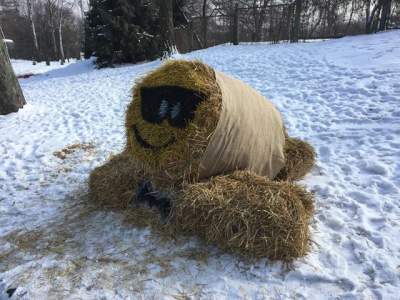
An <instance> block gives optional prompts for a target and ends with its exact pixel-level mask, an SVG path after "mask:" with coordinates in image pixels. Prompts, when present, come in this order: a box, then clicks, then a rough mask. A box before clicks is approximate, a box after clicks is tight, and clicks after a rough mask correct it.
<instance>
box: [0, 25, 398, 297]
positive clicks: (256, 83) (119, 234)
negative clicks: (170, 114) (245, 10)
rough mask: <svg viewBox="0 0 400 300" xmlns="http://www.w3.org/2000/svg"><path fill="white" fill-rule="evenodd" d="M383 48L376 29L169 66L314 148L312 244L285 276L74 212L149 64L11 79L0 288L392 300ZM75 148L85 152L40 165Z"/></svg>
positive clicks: (387, 80) (388, 101)
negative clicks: (202, 72) (264, 102)
mask: <svg viewBox="0 0 400 300" xmlns="http://www.w3.org/2000/svg"><path fill="white" fill-rule="evenodd" d="M399 40H400V31H391V32H387V33H380V34H375V35H368V36H355V37H347V38H342V39H338V40H330V41H324V42H316V43H305V44H278V45H268V44H245V45H239V46H228V45H222V46H217V47H213V48H210V49H206V50H201V51H196V52H193V53H190V54H185V55H182V56H181V57H182V58H188V59H194V58H197V59H201V60H203V61H204V62H206V63H208V64H210V65H212V66H214V67H215V68H217V69H218V70H221V71H224V72H227V73H229V74H231V75H233V76H235V77H237V78H240V79H242V80H244V81H246V82H247V83H249V84H250V85H252V86H253V87H255V88H257V89H258V90H259V91H260V92H261V93H263V94H264V95H265V96H267V97H268V98H269V99H271V100H272V101H273V102H274V103H275V104H276V106H277V107H278V108H279V110H280V111H281V112H282V114H283V116H284V118H285V121H286V126H287V128H288V130H289V133H290V135H291V136H295V137H300V138H303V139H306V140H308V141H310V142H311V143H312V144H313V145H314V147H315V149H316V151H317V153H318V162H317V165H316V167H315V168H314V169H313V171H312V173H311V174H310V175H308V176H307V177H306V178H305V180H303V181H302V184H304V185H306V186H307V187H308V189H310V190H313V191H314V192H315V201H316V213H315V218H314V220H313V223H312V238H313V247H312V251H311V252H310V254H309V255H307V256H306V257H304V258H302V259H299V260H297V261H296V262H295V263H294V264H293V266H291V267H290V268H287V267H286V266H284V265H282V264H281V263H279V262H278V263H270V262H268V261H265V260H261V261H258V262H254V263H249V262H246V261H243V260H241V259H239V258H237V257H233V256H231V255H228V254H224V253H222V252H220V251H219V250H218V249H216V248H214V247H211V246H206V245H203V244H202V243H201V242H199V241H197V240H196V239H195V238H193V239H189V240H184V239H182V240H178V241H162V240H161V239H160V238H159V237H158V236H157V234H156V233H152V232H151V231H150V230H149V229H146V228H135V227H133V226H132V225H130V224H129V222H126V220H125V217H124V214H123V213H121V212H116V211H109V212H105V211H96V210H93V209H92V208H91V207H90V206H89V205H87V203H88V201H87V196H86V192H87V183H86V180H87V178H88V174H89V172H90V171H91V170H92V169H93V168H94V167H95V166H98V165H99V164H101V163H103V162H104V161H105V160H106V159H107V158H108V157H109V155H111V154H112V153H114V154H115V153H118V152H120V151H121V150H122V148H123V145H124V112H125V108H126V105H127V104H128V103H129V101H130V89H131V87H132V85H133V84H134V80H135V79H136V78H138V77H139V76H142V75H143V74H145V73H146V72H148V71H150V70H152V69H154V68H155V67H157V66H158V65H159V64H160V62H159V61H154V62H150V63H145V64H138V65H127V66H122V67H119V68H114V69H103V70H96V69H94V68H93V66H92V65H91V62H90V61H83V62H75V63H73V64H70V65H68V66H65V67H64V68H62V69H59V70H52V71H50V72H47V73H46V74H43V75H40V76H34V77H31V78H29V79H22V80H21V81H20V82H21V85H22V89H23V91H24V94H25V96H26V99H27V102H28V104H27V105H26V107H24V108H23V109H22V110H20V111H19V112H18V113H15V114H11V115H7V116H0V157H1V160H0V272H1V273H0V277H1V279H2V280H3V282H4V283H3V285H5V287H6V288H9V287H16V288H17V290H16V292H15V295H14V296H13V298H15V299H42V298H57V299H60V298H67V299H147V298H150V299H176V298H185V297H187V298H189V299H197V298H200V299H270V298H271V299H398V291H399V289H400V278H399V277H400V275H399V274H400V240H399V238H398V236H399V229H400V226H399V225H400V224H399V223H400V218H399V216H400V204H399V203H400V201H399V200H400V198H399V192H400V105H399V102H400V60H399V59H400V43H399V42H398V41H399ZM13 63H14V67H15V68H16V69H17V68H18V67H20V66H21V65H22V64H23V63H22V62H18V61H17V62H16V61H13ZM18 65H20V66H18ZM29 68H30V69H29V70H30V71H33V72H35V71H36V70H40V71H38V73H42V66H40V65H39V66H36V67H35V66H30V67H29ZM36 68H37V69H36ZM75 143H84V145H91V146H85V147H84V146H82V147H81V148H79V147H76V148H73V149H74V150H73V151H71V153H70V154H66V155H65V157H64V159H61V158H59V157H57V156H55V155H54V154H53V153H54V152H55V151H59V150H60V149H63V148H65V147H67V146H68V145H72V144H75ZM71 149H72V148H71ZM67 152H68V151H67ZM67 152H65V153H67ZM0 295H2V292H1V291H0Z"/></svg>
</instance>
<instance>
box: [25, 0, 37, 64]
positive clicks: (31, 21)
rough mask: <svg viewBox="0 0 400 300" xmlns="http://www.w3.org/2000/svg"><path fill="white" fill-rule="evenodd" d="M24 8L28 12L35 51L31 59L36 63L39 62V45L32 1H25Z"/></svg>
mask: <svg viewBox="0 0 400 300" xmlns="http://www.w3.org/2000/svg"><path fill="white" fill-rule="evenodd" d="M26 7H27V10H28V19H29V22H30V23H31V29H32V38H33V45H34V49H35V52H34V54H33V59H34V61H38V60H39V43H38V40H37V34H36V28H35V23H34V22H33V11H32V0H26Z"/></svg>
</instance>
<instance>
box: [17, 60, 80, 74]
mask: <svg viewBox="0 0 400 300" xmlns="http://www.w3.org/2000/svg"><path fill="white" fill-rule="evenodd" d="M75 62H76V60H75V59H71V60H70V62H68V61H66V62H65V64H64V65H61V64H60V62H58V61H52V62H50V66H47V65H46V62H40V63H37V64H36V65H33V64H32V61H28V60H23V59H11V63H12V66H13V69H14V72H15V74H16V75H17V76H22V75H29V74H33V75H38V74H43V73H47V72H49V71H52V70H58V69H62V68H67V67H68V66H70V65H72V64H75ZM75 67H76V66H74V68H75ZM48 75H49V74H46V76H48Z"/></svg>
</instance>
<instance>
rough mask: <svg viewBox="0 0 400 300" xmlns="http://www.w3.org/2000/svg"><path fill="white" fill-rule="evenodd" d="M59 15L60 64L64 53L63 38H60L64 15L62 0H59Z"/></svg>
mask: <svg viewBox="0 0 400 300" xmlns="http://www.w3.org/2000/svg"><path fill="white" fill-rule="evenodd" d="M58 9H59V17H58V41H59V48H60V56H61V57H60V59H61V64H62V65H63V64H64V63H65V55H64V46H63V39H62V36H63V35H62V24H63V17H64V15H63V14H64V0H60V3H59V7H58Z"/></svg>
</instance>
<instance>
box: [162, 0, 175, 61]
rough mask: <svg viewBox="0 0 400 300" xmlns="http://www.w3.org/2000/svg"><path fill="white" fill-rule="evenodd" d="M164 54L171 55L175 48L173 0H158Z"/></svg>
mask: <svg viewBox="0 0 400 300" xmlns="http://www.w3.org/2000/svg"><path fill="white" fill-rule="evenodd" d="M158 6H159V18H160V27H161V42H162V44H163V47H162V48H163V55H165V54H167V55H170V54H171V53H172V52H173V51H174V49H175V47H176V46H175V35H174V21H173V3H172V0H158Z"/></svg>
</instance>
